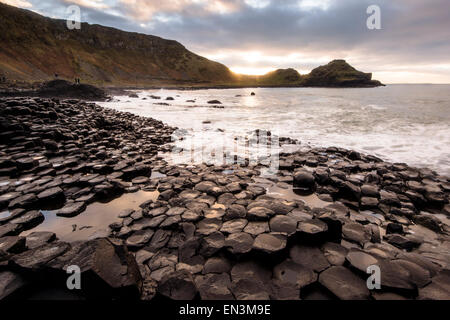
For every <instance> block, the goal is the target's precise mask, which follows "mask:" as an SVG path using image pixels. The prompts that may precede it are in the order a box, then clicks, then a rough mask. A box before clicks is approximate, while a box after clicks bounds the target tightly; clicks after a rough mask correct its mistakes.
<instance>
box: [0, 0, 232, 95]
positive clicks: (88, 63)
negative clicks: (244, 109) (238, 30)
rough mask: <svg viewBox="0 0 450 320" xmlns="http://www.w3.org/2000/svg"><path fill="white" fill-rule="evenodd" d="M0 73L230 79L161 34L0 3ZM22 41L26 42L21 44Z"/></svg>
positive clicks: (116, 79) (128, 82) (145, 81)
mask: <svg viewBox="0 0 450 320" xmlns="http://www.w3.org/2000/svg"><path fill="white" fill-rule="evenodd" d="M0 20H1V21H2V24H1V25H0V41H1V43H2V46H1V47H0V60H1V61H2V63H1V64H0V74H1V75H2V76H6V78H7V79H14V80H26V81H29V82H33V81H42V79H46V80H50V79H53V78H54V75H55V74H58V75H59V77H60V78H64V79H75V78H80V79H81V81H82V83H95V84H103V85H105V86H109V85H122V86H136V85H158V84H165V83H172V84H174V83H175V84H178V85H180V84H183V83H188V84H189V83H192V84H199V83H200V84H202V83H203V84H208V83H221V82H227V83H229V82H232V81H233V79H234V77H233V74H232V72H231V71H230V70H229V69H228V68H227V67H226V66H224V65H222V64H220V63H217V62H214V61H210V60H208V59H206V58H204V57H201V56H199V55H196V54H194V53H192V52H190V51H189V50H187V49H186V48H185V47H184V46H183V45H181V44H180V43H178V42H176V41H173V40H167V39H163V38H160V37H156V36H152V35H145V34H139V33H134V32H125V31H121V30H118V29H114V28H109V27H104V26H100V25H90V24H88V23H82V24H81V29H80V30H69V29H68V28H67V26H66V21H65V20H57V19H50V18H47V17H43V16H41V15H39V14H37V13H34V12H32V11H28V10H23V9H19V8H15V7H12V6H8V5H6V4H3V3H0ZM23 43H26V45H23Z"/></svg>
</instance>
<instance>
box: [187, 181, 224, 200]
mask: <svg viewBox="0 0 450 320" xmlns="http://www.w3.org/2000/svg"><path fill="white" fill-rule="evenodd" d="M194 189H195V190H197V191H200V192H204V193H207V194H209V195H212V196H218V195H220V194H221V193H223V189H222V188H220V187H219V186H218V185H217V184H215V183H214V182H212V181H202V182H200V183H198V184H196V185H195V187H194Z"/></svg>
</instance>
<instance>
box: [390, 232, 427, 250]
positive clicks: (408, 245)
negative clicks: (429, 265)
mask: <svg viewBox="0 0 450 320" xmlns="http://www.w3.org/2000/svg"><path fill="white" fill-rule="evenodd" d="M384 239H385V240H386V241H387V242H388V243H390V244H392V245H393V246H396V247H397V248H400V249H406V250H412V249H414V248H416V247H418V246H419V245H420V242H417V241H414V240H412V239H408V238H406V237H404V236H402V235H399V234H388V235H385V236H384Z"/></svg>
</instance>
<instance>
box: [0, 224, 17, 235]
mask: <svg viewBox="0 0 450 320" xmlns="http://www.w3.org/2000/svg"><path fill="white" fill-rule="evenodd" d="M22 230H23V227H22V226H21V225H20V224H15V223H7V224H4V225H0V238H1V237H5V236H16V235H18V234H19V233H20V232H22Z"/></svg>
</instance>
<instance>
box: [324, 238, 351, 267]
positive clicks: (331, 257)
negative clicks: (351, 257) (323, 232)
mask: <svg viewBox="0 0 450 320" xmlns="http://www.w3.org/2000/svg"><path fill="white" fill-rule="evenodd" d="M321 250H322V252H323V254H324V256H325V258H327V260H328V262H329V263H330V264H331V265H334V266H341V265H343V264H344V262H345V257H346V256H347V252H348V250H347V249H346V248H344V247H343V246H341V245H340V244H337V243H334V242H326V243H324V244H323V245H322V247H321Z"/></svg>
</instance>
